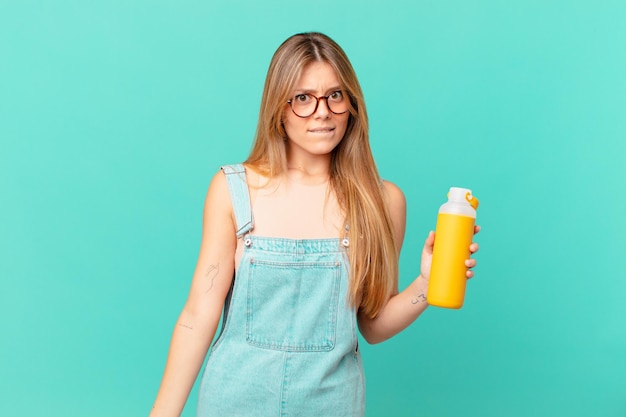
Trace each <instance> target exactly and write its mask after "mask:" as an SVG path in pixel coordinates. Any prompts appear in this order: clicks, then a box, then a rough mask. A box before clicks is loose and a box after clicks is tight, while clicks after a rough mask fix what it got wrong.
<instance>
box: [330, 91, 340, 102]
mask: <svg viewBox="0 0 626 417" xmlns="http://www.w3.org/2000/svg"><path fill="white" fill-rule="evenodd" d="M328 97H330V99H331V100H334V101H339V100H341V99H342V98H343V93H342V92H341V91H333V92H332V93H330V96H328Z"/></svg>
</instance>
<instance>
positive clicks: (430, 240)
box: [420, 226, 480, 281]
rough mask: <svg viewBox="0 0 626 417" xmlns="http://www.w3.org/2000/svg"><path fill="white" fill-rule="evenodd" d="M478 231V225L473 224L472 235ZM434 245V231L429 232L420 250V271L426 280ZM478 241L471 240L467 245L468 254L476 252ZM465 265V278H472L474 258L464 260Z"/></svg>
mask: <svg viewBox="0 0 626 417" xmlns="http://www.w3.org/2000/svg"><path fill="white" fill-rule="evenodd" d="M478 232H480V226H474V235H476V233H478ZM434 245H435V232H432V231H431V232H430V233H429V234H428V237H427V238H426V241H425V242H424V249H423V250H422V263H421V265H420V273H421V275H422V277H423V278H424V279H426V281H428V280H429V279H430V267H431V264H432V259H433V247H434ZM478 249H479V247H478V243H476V242H472V244H471V245H470V247H469V250H470V256H471V255H473V254H475V253H476V252H478ZM465 266H466V267H467V268H468V269H467V272H466V273H465V275H466V276H467V278H468V279H469V278H472V277H473V276H474V271H472V268H474V267H475V266H476V259H473V258H470V259H466V260H465Z"/></svg>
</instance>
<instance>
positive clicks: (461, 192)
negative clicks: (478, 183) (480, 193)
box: [448, 187, 478, 210]
mask: <svg viewBox="0 0 626 417" xmlns="http://www.w3.org/2000/svg"><path fill="white" fill-rule="evenodd" d="M448 199H449V200H450V201H457V202H462V201H467V202H468V203H469V204H470V205H471V206H472V207H473V208H474V210H476V209H477V208H478V199H477V198H476V197H474V196H473V195H472V190H470V189H469V188H460V187H450V192H449V193H448Z"/></svg>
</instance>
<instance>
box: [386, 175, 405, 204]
mask: <svg viewBox="0 0 626 417" xmlns="http://www.w3.org/2000/svg"><path fill="white" fill-rule="evenodd" d="M382 189H383V195H384V196H385V200H386V201H387V204H389V205H397V204H402V205H406V198H405V197H404V192H402V190H401V189H400V187H398V186H397V185H396V184H394V183H393V182H391V181H387V180H382Z"/></svg>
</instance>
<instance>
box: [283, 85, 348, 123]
mask: <svg viewBox="0 0 626 417" xmlns="http://www.w3.org/2000/svg"><path fill="white" fill-rule="evenodd" d="M337 92H340V93H341V94H342V95H344V91H343V90H335V91H333V92H331V93H330V94H329V95H327V96H320V97H317V96H314V95H313V94H309V93H306V94H296V97H297V96H311V97H313V98H315V100H316V101H315V108H314V109H313V111H312V112H311V114H309V115H308V116H300V115H299V114H298V113H296V111H295V110H294V109H293V99H289V100H287V103H289V107H290V108H291V111H292V112H293V114H295V115H296V116H298V117H299V118H301V119H306V118H307V117H311V116H313V115H314V114H315V112H316V111H317V108H318V107H319V105H320V100H321V99H324V100H326V107H327V108H328V111H330V112H331V113H332V114H344V113H346V112H347V111H349V110H350V106H348V107H347V108H346V109H345V110H344V111H342V112H340V113H337V112H334V111H333V110H332V109H331V108H330V106H329V105H328V97H330V96H332V95H333V94H335V93H337ZM344 100H346V98H345V97H344Z"/></svg>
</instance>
